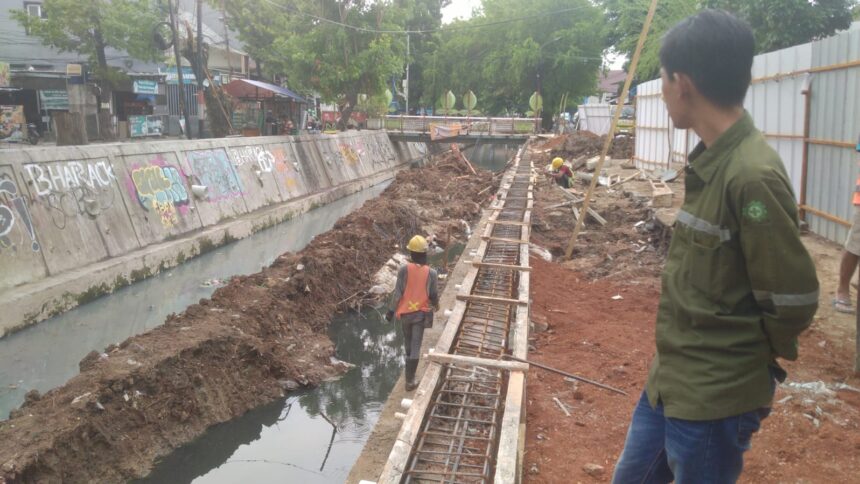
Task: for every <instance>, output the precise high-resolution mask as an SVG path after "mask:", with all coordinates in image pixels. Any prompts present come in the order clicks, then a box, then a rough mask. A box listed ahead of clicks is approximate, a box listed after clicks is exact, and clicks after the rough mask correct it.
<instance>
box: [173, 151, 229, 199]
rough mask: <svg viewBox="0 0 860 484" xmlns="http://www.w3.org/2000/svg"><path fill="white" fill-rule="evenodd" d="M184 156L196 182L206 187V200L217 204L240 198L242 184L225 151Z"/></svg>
mask: <svg viewBox="0 0 860 484" xmlns="http://www.w3.org/2000/svg"><path fill="white" fill-rule="evenodd" d="M186 156H187V158H188V163H189V164H190V165H191V170H192V171H193V172H194V175H195V177H196V179H197V180H196V182H199V183H200V184H201V185H205V186H206V187H208V200H210V201H214V202H217V201H220V200H228V199H231V198H237V197H240V196H242V183H241V182H240V181H239V176H238V175H237V174H236V168H235V167H234V166H233V164H232V163H230V159H229V158H227V152H226V151H224V150H205V151H190V152H188V153H187V154H186Z"/></svg>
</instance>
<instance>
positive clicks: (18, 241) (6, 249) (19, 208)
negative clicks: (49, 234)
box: [0, 164, 48, 290]
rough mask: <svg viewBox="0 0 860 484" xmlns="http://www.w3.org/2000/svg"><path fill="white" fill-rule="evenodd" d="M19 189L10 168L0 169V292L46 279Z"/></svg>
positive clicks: (31, 221)
mask: <svg viewBox="0 0 860 484" xmlns="http://www.w3.org/2000/svg"><path fill="white" fill-rule="evenodd" d="M21 186H23V184H22V182H21V179H20V178H19V177H18V176H17V173H16V172H15V171H14V169H13V167H12V165H9V164H4V165H0V273H2V275H3V276H2V277H0V290H2V289H7V288H11V287H13V286H16V285H18V284H22V283H25V282H30V281H36V280H39V279H42V278H44V277H45V276H47V275H48V269H47V266H46V265H45V259H44V258H43V257H42V248H41V243H40V241H39V236H38V234H37V233H36V228H35V226H34V225H33V220H32V218H31V215H30V208H29V204H28V202H27V198H26V194H25V193H24V192H23V191H22V190H21V189H20V188H19V187H21Z"/></svg>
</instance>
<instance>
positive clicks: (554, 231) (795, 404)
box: [523, 144, 860, 484]
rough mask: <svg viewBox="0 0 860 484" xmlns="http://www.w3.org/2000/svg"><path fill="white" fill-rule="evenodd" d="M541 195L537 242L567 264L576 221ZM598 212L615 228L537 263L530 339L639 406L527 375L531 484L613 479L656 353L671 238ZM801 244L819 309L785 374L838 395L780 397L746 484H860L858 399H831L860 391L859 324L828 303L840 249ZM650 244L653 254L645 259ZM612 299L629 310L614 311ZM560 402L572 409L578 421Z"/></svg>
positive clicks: (617, 203)
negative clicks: (858, 363) (813, 272)
mask: <svg viewBox="0 0 860 484" xmlns="http://www.w3.org/2000/svg"><path fill="white" fill-rule="evenodd" d="M549 147H551V145H550V144H545V145H543V146H540V147H537V148H536V149H546V148H549ZM538 188H539V190H538V191H537V195H536V200H535V212H534V214H533V220H534V221H535V222H534V226H533V232H532V241H533V242H537V243H538V244H541V245H543V246H544V247H546V248H548V249H550V250H551V251H552V252H553V253H555V254H559V253H560V252H561V250H562V248H563V247H564V246H565V245H566V243H567V241H568V239H569V238H570V235H571V232H572V231H573V223H572V218H571V216H570V214H569V212H567V211H566V210H564V209H560V208H557V207H554V205H557V204H558V203H560V202H562V201H564V198H562V197H561V196H560V194H559V193H557V192H558V190H554V189H552V188H551V187H550V186H549V184H548V183H546V181H545V180H542V179H540V178H539V187H538ZM673 189H674V190H675V191H676V192H679V191H680V192H681V193H679V194H678V195H679V196H682V185H680V184H679V183H675V184H673ZM595 201H596V203H595V204H594V206H595V207H596V209H597V210H598V211H599V212H601V213H602V214H603V215H604V217H605V218H607V219H608V221H609V223H608V224H607V226H606V227H603V228H600V227H596V226H595V224H590V226H586V228H585V230H586V232H584V233H583V234H582V235H581V237H580V241H579V243H578V245H577V246H576V250H575V252H574V260H572V261H570V262H566V263H563V264H558V263H548V262H545V261H543V260H536V259H535V258H533V259H532V262H531V263H532V265H533V267H534V270H533V271H532V273H531V291H532V294H531V295H532V298H533V299H532V300H533V305H532V320H533V321H534V322H535V326H536V327H543V326H545V325H548V327H549V328H548V330H547V331H545V332H536V333H533V335H532V338H531V342H532V345H533V348H532V349H531V350H530V354H529V357H530V358H532V359H534V360H535V361H538V362H545V363H548V364H550V365H551V366H554V367H556V368H559V369H564V370H568V371H570V372H572V373H576V374H579V375H582V376H585V377H589V378H592V379H596V380H599V381H602V382H605V383H607V384H609V385H612V386H615V387H619V388H621V389H624V390H625V391H627V392H628V393H629V394H630V395H628V396H627V397H623V396H621V395H614V394H611V393H609V392H606V391H604V390H600V389H597V388H593V387H590V386H587V385H583V384H579V385H577V386H574V384H573V383H571V382H567V381H565V380H564V379H563V378H561V377H559V376H555V375H552V374H548V373H545V372H541V371H540V370H535V371H531V372H529V378H528V389H527V392H528V393H527V398H528V402H527V404H528V407H527V435H526V447H525V450H526V454H525V461H524V466H523V474H524V481H525V482H528V483H544V482H546V483H556V482H564V483H568V482H570V483H577V482H582V483H590V482H609V481H610V480H611V476H612V470H613V468H614V466H615V462H616V460H617V458H618V455H619V454H620V452H621V449H622V447H623V445H624V438H625V436H626V433H627V426H628V424H629V422H630V416H631V414H632V412H633V407H634V405H635V402H636V400H637V399H638V397H639V395H640V392H641V390H642V387H643V385H644V382H645V379H646V376H647V371H648V367H649V365H650V362H651V358H652V356H653V354H654V352H655V348H654V322H655V318H656V311H657V303H658V299H659V297H660V286H659V281H660V272H661V270H662V265H663V263H662V256H661V255H662V253H663V250H664V249H665V247H666V245H667V242H668V239H666V238H665V237H664V236H663V234H661V233H660V231H659V230H658V229H655V230H651V229H647V230H644V231H643V230H641V229H639V230H633V229H632V224H633V223H635V222H636V221H637V220H642V221H645V222H649V224H646V227H648V226H649V225H650V221H651V216H652V214H651V213H650V211H649V210H648V209H647V207H646V206H643V205H642V204H641V203H639V202H638V201H637V200H636V197H635V196H632V195H630V194H624V193H622V191H616V192H615V193H607V192H606V190H605V189H598V192H597V195H596V196H595ZM679 202H680V200H679V201H678V203H679ZM803 242H804V244H805V245H806V247H807V249H808V250H809V252H810V254H811V255H812V258H813V260H814V261H815V264H816V268H817V271H818V279H819V282H820V284H821V299H820V301H819V310H818V313H817V314H816V316H815V320H814V322H813V324H812V326H811V328H810V329H809V330H807V331H806V332H805V333H804V334H803V335H801V337H800V341H799V342H800V358H799V359H798V361H796V362H785V361H783V362H781V363H782V364H783V366H784V367H785V368H786V369H787V370H788V373H789V376H788V380H787V382H786V383H789V384H792V383H793V384H809V383H812V384H815V383H816V382H824V383H825V384H827V385H829V386H830V388H831V390H829V391H827V390H825V391H810V390H802V389H797V388H793V387H792V386H790V385H782V386H780V387H779V388H778V389H777V393H776V396H775V398H774V408H773V412H772V413H771V416H770V417H768V418H767V419H765V421H764V423H763V425H762V430H761V431H760V432H759V433H758V434H756V436H755V437H754V438H753V446H752V450H751V451H750V452H748V453H747V455H746V456H745V468H744V473H743V475H742V476H741V481H740V482H742V483H754V484H760V483H764V484H770V483H773V484H776V483H827V484H833V483H846V484H847V483H857V482H860V392H856V391H852V390H844V389H843V390H838V389H837V390H835V391H833V386H834V385H836V384H839V383H844V384H847V385H850V386H851V387H853V388H855V389H857V388H860V375H857V374H854V372H853V369H852V364H853V361H854V340H855V337H856V335H855V330H854V324H855V323H854V315H844V314H839V313H836V312H835V311H834V310H833V308H832V306H831V304H830V300H831V299H832V298H833V296H834V293H835V289H836V287H835V286H836V282H837V280H838V274H837V272H838V267H839V259H840V257H841V247H839V246H838V245H836V244H833V243H831V242H828V241H826V240H824V239H822V238H820V237H818V236H813V235H810V236H805V237H804V238H803ZM633 244H636V245H635V246H634V245H633ZM643 245H647V246H648V247H647V248H646V249H645V250H644V252H641V253H640V252H637V251H638V250H639V249H638V248H641V247H642V246H643ZM631 247H632V248H634V250H633V251H631V250H630V248H631ZM637 247H638V248H637ZM615 295H621V296H622V298H623V299H620V300H613V299H612V297H613V296H615ZM559 311H563V312H559ZM553 397H556V398H558V399H559V400H561V401H562V402H563V403H565V404H567V405H568V406H569V411H570V413H571V417H566V416H565V415H564V413H563V412H562V410H561V409H560V408H559V407H558V405H557V404H556V403H555V402H554V401H553ZM589 464H596V465H599V466H601V467H602V470H592V473H591V474H589V473H588V472H586V471H585V469H584V467H585V466H586V465H589Z"/></svg>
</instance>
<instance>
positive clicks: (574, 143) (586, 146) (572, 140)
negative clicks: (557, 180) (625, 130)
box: [535, 131, 635, 165]
mask: <svg viewBox="0 0 860 484" xmlns="http://www.w3.org/2000/svg"><path fill="white" fill-rule="evenodd" d="M634 140H635V138H634V137H633V136H630V135H626V134H622V135H618V136H616V137H615V139H614V140H612V146H610V147H609V155H608V156H609V158H616V159H630V158H633V146H634ZM604 143H606V135H603V136H598V135H596V134H594V133H592V132H591V131H576V132H573V133H570V134H563V135H559V136H556V137H555V138H553V139H551V140H549V141H547V142H546V143H544V144H543V145H542V146H540V147H539V148H538V149H541V150H547V149H548V150H550V151H549V154H550V157H549V159H550V160H551V159H552V158H555V157H556V156H560V157H562V158H566V159H571V158H578V157H580V156H584V157H586V158H590V157H592V156H597V155H599V154H600V153H601V151H603V144H604ZM535 165H537V163H535Z"/></svg>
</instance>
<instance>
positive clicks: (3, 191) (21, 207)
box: [0, 177, 41, 252]
mask: <svg viewBox="0 0 860 484" xmlns="http://www.w3.org/2000/svg"><path fill="white" fill-rule="evenodd" d="M13 207H14V208H15V210H14V211H13V210H12V208H13ZM16 211H17V212H18V217H19V218H20V220H21V223H22V224H23V225H24V230H25V231H26V234H27V235H28V236H29V237H30V249H32V250H33V252H38V251H39V250H40V249H41V247H40V246H39V242H38V241H36V230H35V228H34V227H33V220H32V219H31V218H30V211H29V210H28V209H27V203H26V202H25V201H24V199H23V198H22V197H19V196H18V187H17V186H15V182H13V181H12V180H10V179H9V178H5V177H3V178H0V250H2V249H8V248H12V247H14V244H13V243H12V239H11V238H10V234H11V232H12V228H13V227H15V222H16V220H17V219H16V217H15V212H16Z"/></svg>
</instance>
